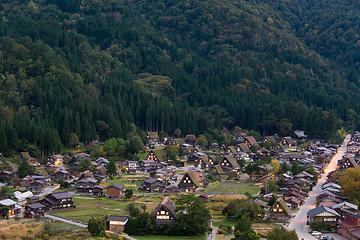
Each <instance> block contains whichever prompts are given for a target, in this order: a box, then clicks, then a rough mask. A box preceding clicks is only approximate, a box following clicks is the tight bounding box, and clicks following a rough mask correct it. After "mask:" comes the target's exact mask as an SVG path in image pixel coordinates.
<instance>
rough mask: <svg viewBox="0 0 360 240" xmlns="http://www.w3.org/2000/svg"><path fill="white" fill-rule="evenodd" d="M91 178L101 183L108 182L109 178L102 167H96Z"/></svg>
mask: <svg viewBox="0 0 360 240" xmlns="http://www.w3.org/2000/svg"><path fill="white" fill-rule="evenodd" d="M93 176H94V178H96V179H98V178H99V179H101V182H107V181H108V180H109V177H108V175H107V170H106V168H105V167H104V166H98V167H96V168H95V171H94V172H93Z"/></svg>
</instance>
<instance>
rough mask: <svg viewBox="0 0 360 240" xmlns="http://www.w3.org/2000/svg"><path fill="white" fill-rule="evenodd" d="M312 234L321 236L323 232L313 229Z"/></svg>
mask: <svg viewBox="0 0 360 240" xmlns="http://www.w3.org/2000/svg"><path fill="white" fill-rule="evenodd" d="M311 235H312V236H321V232H318V231H313V232H312V233H311Z"/></svg>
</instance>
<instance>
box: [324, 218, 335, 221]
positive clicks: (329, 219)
mask: <svg viewBox="0 0 360 240" xmlns="http://www.w3.org/2000/svg"><path fill="white" fill-rule="evenodd" d="M324 222H336V218H324Z"/></svg>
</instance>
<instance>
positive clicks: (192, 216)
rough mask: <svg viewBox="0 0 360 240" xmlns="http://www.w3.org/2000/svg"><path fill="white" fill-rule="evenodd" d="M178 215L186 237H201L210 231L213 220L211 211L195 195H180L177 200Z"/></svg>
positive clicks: (177, 217)
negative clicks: (211, 219) (210, 221)
mask: <svg viewBox="0 0 360 240" xmlns="http://www.w3.org/2000/svg"><path fill="white" fill-rule="evenodd" d="M175 211H176V212H179V213H178V214H177V215H176V219H177V221H178V223H179V224H178V226H179V227H180V228H181V229H183V231H184V233H186V234H184V235H191V236H192V235H201V234H204V233H205V231H207V230H208V229H209V223H208V222H209V220H210V218H211V215H210V212H209V209H208V208H207V206H206V205H205V204H204V203H203V201H202V200H201V199H200V198H198V197H196V196H194V195H184V194H182V195H180V197H179V199H177V200H176V210H175Z"/></svg>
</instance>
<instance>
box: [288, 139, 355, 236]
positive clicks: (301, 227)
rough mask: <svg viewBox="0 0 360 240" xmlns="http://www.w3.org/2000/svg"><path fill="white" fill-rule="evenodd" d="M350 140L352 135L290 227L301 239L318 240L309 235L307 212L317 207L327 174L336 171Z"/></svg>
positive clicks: (346, 140) (332, 160)
mask: <svg viewBox="0 0 360 240" xmlns="http://www.w3.org/2000/svg"><path fill="white" fill-rule="evenodd" d="M349 140H350V135H347V136H346V138H345V140H344V142H343V144H342V145H341V147H340V149H339V150H338V152H337V153H336V154H335V156H334V157H333V158H332V159H331V161H330V163H329V165H328V166H327V167H326V169H325V173H324V174H321V178H320V179H319V180H318V183H317V184H316V186H315V187H314V188H313V190H312V191H311V192H310V193H309V197H308V198H307V199H306V201H305V204H304V205H302V206H301V207H300V210H299V212H298V213H297V214H296V217H295V218H293V219H292V220H291V223H290V225H289V227H290V229H292V230H295V231H296V233H297V235H298V238H299V239H304V240H308V239H316V238H314V237H313V236H311V234H310V233H309V231H310V227H309V226H307V225H306V222H307V212H308V211H309V210H311V209H313V208H315V207H316V205H315V200H316V195H317V194H319V193H320V191H321V186H322V185H323V184H324V183H325V181H326V176H327V174H328V173H329V172H332V171H334V170H335V168H336V166H337V163H338V160H339V159H341V158H342V156H343V155H344V154H345V153H346V145H347V143H348V141H349Z"/></svg>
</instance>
